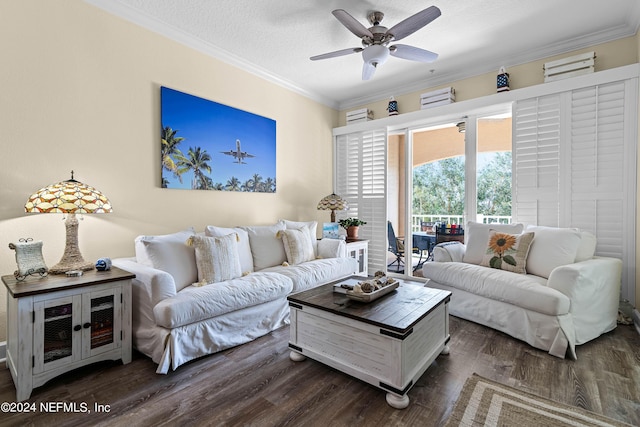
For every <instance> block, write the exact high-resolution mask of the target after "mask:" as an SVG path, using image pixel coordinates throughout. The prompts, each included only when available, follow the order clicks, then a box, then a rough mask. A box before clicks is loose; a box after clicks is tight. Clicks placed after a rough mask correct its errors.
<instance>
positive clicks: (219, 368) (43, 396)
mask: <svg viewBox="0 0 640 427" xmlns="http://www.w3.org/2000/svg"><path fill="white" fill-rule="evenodd" d="M450 330H451V354H450V355H449V356H442V355H441V356H439V357H438V358H437V359H436V361H435V362H434V363H433V364H432V365H431V366H430V367H429V369H428V370H427V372H426V373H425V374H424V375H423V376H422V378H421V379H420V380H419V381H418V382H417V384H416V385H415V386H414V387H413V388H412V389H411V391H410V392H409V397H410V399H411V403H410V405H409V407H408V408H407V409H404V410H397V409H393V408H391V407H390V406H389V405H387V404H386V401H385V393H384V392H383V391H381V390H379V389H377V388H374V387H372V386H370V385H368V384H365V383H363V382H360V381H358V380H356V379H353V378H350V377H349V376H347V375H345V374H342V373H340V372H338V371H335V370H333V369H331V368H328V367H326V366H324V365H322V364H320V363H318V362H315V361H313V360H309V359H307V360H305V361H303V362H297V363H296V362H293V361H291V360H290V359H289V350H288V349H287V342H288V334H289V328H288V327H285V328H282V329H279V330H277V331H275V332H273V333H271V334H269V335H267V336H265V337H262V338H260V339H257V340H256V341H254V342H252V343H249V344H245V345H242V346H239V347H236V348H233V349H230V350H227V351H223V352H220V353H218V354H214V355H212V356H208V357H204V358H201V359H198V360H196V361H193V362H191V363H188V364H186V365H183V366H181V367H180V368H178V370H177V371H175V372H170V373H169V374H168V375H157V374H156V373H155V369H156V365H155V364H153V363H152V362H151V360H150V359H148V358H146V357H144V356H142V355H140V354H139V353H134V358H133V361H132V362H131V363H130V364H128V365H121V364H120V363H119V362H104V363H99V364H95V365H92V366H89V367H84V368H80V369H78V370H76V371H74V372H71V373H68V374H65V375H63V376H62V377H58V378H56V379H53V380H51V381H50V382H49V383H47V384H45V385H44V386H42V387H40V388H37V389H35V390H34V391H33V393H32V395H31V398H30V399H29V400H28V402H30V403H35V404H36V411H35V412H33V413H21V414H15V413H6V412H3V413H0V425H2V426H8V425H16V426H18V425H19V426H27V425H33V426H44V425H46V426H56V427H61V426H85V425H128V426H131V427H133V426H161V425H181V426H184V425H194V426H201V425H212V426H323V427H329V426H439V425H441V424H443V423H444V421H445V420H446V419H447V417H448V415H449V414H450V412H451V410H452V408H453V405H454V403H455V401H456V399H457V397H458V394H459V393H460V390H461V389H462V386H463V385H464V382H465V380H466V379H467V378H468V377H469V376H470V375H471V374H472V373H473V372H476V373H478V374H479V375H482V376H484V377H486V378H490V379H493V380H496V381H498V382H501V383H503V384H507V385H510V386H514V387H516V388H519V389H523V390H526V391H529V392H531V393H535V394H538V395H541V396H544V397H547V398H550V399H553V400H556V401H559V402H564V403H568V404H571V405H574V406H580V407H582V408H586V409H588V410H591V411H593V412H597V413H600V414H604V415H606V416H608V417H611V418H615V419H618V420H622V421H625V422H627V423H630V424H632V425H640V335H638V333H637V332H636V330H635V329H634V328H633V327H632V326H622V325H620V326H618V328H616V330H614V331H613V332H610V333H608V334H606V335H604V336H602V337H600V338H598V339H597V340H595V341H592V342H590V343H587V344H585V345H582V346H580V347H578V350H577V353H578V360H576V361H573V360H561V359H558V358H556V357H552V356H549V355H548V354H547V353H546V352H543V351H539V350H536V349H534V348H531V347H530V346H528V345H527V344H524V343H522V342H519V341H516V340H514V339H512V338H510V337H508V336H506V335H504V334H502V333H500V332H496V331H494V330H491V329H489V328H485V327H483V326H480V325H477V324H474V323H471V322H467V321H464V320H461V319H457V318H454V317H452V318H451V328H450ZM13 401H15V389H14V386H13V382H12V379H11V375H10V373H9V371H8V370H7V369H6V368H2V369H0V402H13ZM49 402H71V403H74V404H75V405H76V407H77V408H78V409H79V410H82V409H83V406H82V405H86V406H87V409H89V410H90V411H91V412H90V413H82V412H81V413H70V412H65V411H61V412H58V413H44V412H43V411H42V410H41V408H40V404H41V403H49ZM94 404H101V405H109V411H108V412H95V411H94Z"/></svg>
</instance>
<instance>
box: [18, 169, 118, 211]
mask: <svg viewBox="0 0 640 427" xmlns="http://www.w3.org/2000/svg"><path fill="white" fill-rule="evenodd" d="M24 210H25V212H37V213H67V214H69V213H79V214H92V213H107V212H111V203H110V202H109V199H107V197H106V196H105V195H104V194H102V193H101V192H100V191H98V190H96V189H95V188H93V187H91V186H89V185H87V184H83V183H82V182H80V181H76V180H75V179H73V172H71V179H70V180H67V181H61V182H58V183H56V184H51V185H49V186H47V187H44V188H41V189H40V190H38V191H36V192H35V193H33V194H32V195H31V196H30V197H29V200H27V203H26V204H25V205H24Z"/></svg>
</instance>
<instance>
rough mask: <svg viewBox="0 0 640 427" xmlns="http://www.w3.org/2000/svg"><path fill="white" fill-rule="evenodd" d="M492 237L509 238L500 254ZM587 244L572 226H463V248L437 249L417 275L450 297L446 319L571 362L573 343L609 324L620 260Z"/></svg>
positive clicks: (589, 236) (615, 306)
mask: <svg viewBox="0 0 640 427" xmlns="http://www.w3.org/2000/svg"><path fill="white" fill-rule="evenodd" d="M500 233H502V234H503V235H511V236H513V237H507V238H506V239H507V240H508V241H509V244H507V246H509V245H513V247H512V248H511V249H510V250H509V251H506V252H502V253H500V251H502V250H503V248H504V247H505V246H502V247H500V246H499V243H502V244H505V242H507V240H505V238H503V239H502V241H498V240H497V239H499V237H500V236H499V234H500ZM529 233H533V236H531V235H530V234H529ZM531 237H533V239H532V240H531V242H530V245H529V248H528V250H526V249H527V248H525V246H526V241H527V240H528V239H530V238H531ZM491 238H493V239H494V240H493V242H492V241H491ZM514 239H516V240H514ZM523 242H524V243H523ZM514 243H517V244H515V245H514ZM595 247H596V239H595V236H593V235H592V234H590V233H586V232H580V231H578V230H576V229H568V228H549V227H537V226H530V227H527V228H526V229H525V228H524V226H523V225H522V224H509V225H499V224H489V225H487V224H479V223H474V222H470V223H469V224H468V225H467V229H466V241H465V244H461V243H458V242H450V243H445V244H441V245H438V246H437V247H436V248H435V249H434V262H428V263H425V264H424V266H423V268H422V272H423V275H424V277H425V278H427V279H428V281H427V283H426V285H425V286H428V287H433V288H439V289H445V290H448V291H451V292H452V296H451V302H450V304H449V312H450V313H451V314H452V315H454V316H457V317H461V318H464V319H467V320H471V321H473V322H476V323H480V324H483V325H486V326H489V327H491V328H493V329H497V330H499V331H502V332H504V333H507V334H509V335H511V336H513V337H515V338H518V339H520V340H523V341H525V342H527V343H529V344H530V345H532V346H533V347H536V348H539V349H542V350H546V351H548V352H549V354H551V355H554V356H557V357H561V358H564V357H565V355H566V354H567V352H568V354H569V356H570V357H571V358H574V359H575V358H576V352H575V346H576V345H580V344H584V343H585V342H587V341H590V340H592V339H594V338H596V337H598V336H600V335H601V334H603V333H605V332H608V331H610V330H612V329H614V328H615V327H616V319H617V313H618V301H619V294H620V281H621V272H622V262H621V261H620V260H619V259H615V258H606V257H595V256H594V253H595ZM516 248H517V249H518V251H519V254H517V253H516V252H518V251H516V250H515V249H516ZM496 249H497V251H495V250H496ZM507 252H509V253H510V254H511V255H513V256H512V258H507V255H506V254H507ZM518 257H519V261H520V262H519V263H516V262H514V261H515V260H516V258H518ZM492 259H493V268H492V267H490V266H491V265H492ZM497 259H500V262H498V261H497ZM507 259H508V260H509V262H505V260H507ZM513 264H519V265H513ZM496 267H498V268H496ZM499 267H502V268H499ZM504 268H507V269H510V270H518V269H523V270H520V271H521V272H520V273H518V272H513V271H505V270H504Z"/></svg>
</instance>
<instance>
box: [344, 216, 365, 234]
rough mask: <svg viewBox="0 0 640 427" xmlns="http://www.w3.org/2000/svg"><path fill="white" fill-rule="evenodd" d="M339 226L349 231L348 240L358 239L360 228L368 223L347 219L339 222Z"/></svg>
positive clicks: (356, 219)
mask: <svg viewBox="0 0 640 427" xmlns="http://www.w3.org/2000/svg"><path fill="white" fill-rule="evenodd" d="M338 224H340V227H342V228H344V229H345V230H347V238H349V239H357V238H358V227H360V226H361V225H364V224H366V222H365V221H363V220H361V219H358V218H345V219H341V220H340V221H338Z"/></svg>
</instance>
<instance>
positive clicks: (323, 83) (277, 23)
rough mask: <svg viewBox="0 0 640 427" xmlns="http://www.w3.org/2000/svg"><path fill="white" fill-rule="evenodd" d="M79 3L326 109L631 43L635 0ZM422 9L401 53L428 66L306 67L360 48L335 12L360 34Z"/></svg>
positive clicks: (357, 61)
mask: <svg viewBox="0 0 640 427" xmlns="http://www.w3.org/2000/svg"><path fill="white" fill-rule="evenodd" d="M86 1H87V2H88V3H91V4H94V5H96V6H98V7H101V8H103V9H105V10H107V11H109V12H111V13H114V14H116V15H118V16H121V17H123V18H125V19H128V20H130V21H133V22H135V23H137V24H139V25H142V26H144V27H146V28H149V29H151V30H153V31H156V32H159V33H161V34H164V35H165V36H167V37H170V38H172V39H175V40H178V41H180V42H182V43H185V44H188V45H191V46H193V47H195V48H196V49H199V50H202V51H205V52H206V53H208V54H211V55H213V56H216V57H218V58H220V59H222V60H224V61H226V62H230V63H232V64H234V65H237V66H240V67H242V68H244V69H247V70H248V71H251V72H253V73H256V74H258V75H261V76H263V77H265V78H267V79H269V80H273V81H276V82H278V83H279V84H282V85H284V86H286V87H289V88H291V89H293V90H295V91H297V92H299V93H302V94H304V95H306V96H309V97H311V98H313V99H315V100H318V101H320V102H323V103H325V104H327V105H330V106H332V107H334V108H347V107H351V106H355V105H360V104H362V103H366V102H370V101H372V100H379V99H381V98H383V97H387V96H390V95H393V94H396V95H397V94H401V93H406V92H410V91H415V90H420V89H423V88H428V87H432V86H435V85H438V84H444V83H448V82H451V81H455V80H458V79H462V78H466V77H470V76H473V75H478V74H482V73H486V72H490V71H496V72H497V70H498V69H499V68H500V66H503V65H504V66H506V67H507V69H508V68H509V66H513V65H517V64H522V63H525V62H529V61H532V60H537V59H541V58H545V57H548V56H550V55H555V54H561V53H564V52H568V51H571V50H575V49H580V48H584V47H586V46H590V45H593V44H596V43H601V42H606V41H610V40H615V39H618V38H621V37H627V36H631V35H633V34H635V33H636V31H637V29H638V25H639V24H640V1H638V0H606V1H605V0H482V1H480V0H455V1H453V0H433V1H427V2H425V1H417V0H405V1H402V2H391V1H386V2H385V1H380V0H364V1H363V0H313V1H300V0H271V1H264V0H263V1H255V0H254V1H250V0H215V1H213V0H180V1H178V0H86ZM431 5H435V6H437V7H439V8H440V10H441V11H442V16H440V17H439V18H438V19H436V20H435V21H433V22H432V23H431V24H429V25H427V26H426V27H424V28H422V29H421V30H419V31H417V32H416V33H414V34H412V35H410V36H408V37H407V38H405V39H403V40H402V42H401V43H403V44H408V45H413V46H416V47H420V48H422V49H427V50H430V51H433V52H436V53H438V54H439V55H440V56H439V58H438V59H437V60H436V61H435V62H433V63H429V64H425V63H419V62H413V61H407V60H403V59H399V58H395V57H390V58H389V60H388V61H387V62H386V63H385V64H384V65H382V66H381V67H380V68H378V69H377V70H376V73H375V76H374V77H373V79H371V80H369V81H362V80H361V69H362V57H361V55H360V54H352V55H349V56H342V57H338V58H332V59H327V60H323V61H310V60H309V57H310V56H313V55H318V54H322V53H326V52H330V51H334V50H339V49H346V48H351V47H360V46H361V44H360V40H359V39H358V38H357V37H356V36H355V35H353V34H352V33H351V32H349V31H348V30H347V29H346V28H345V27H343V26H342V24H340V22H338V20H336V18H334V16H333V15H332V14H331V11H332V10H334V9H338V8H340V9H344V10H346V11H347V12H349V13H350V14H351V15H352V16H353V17H355V18H356V19H358V20H359V21H360V22H361V23H362V24H364V25H365V26H366V27H369V24H368V22H367V19H366V16H367V13H368V12H369V11H373V10H378V11H381V12H383V13H384V14H385V17H384V20H383V21H382V23H381V25H384V26H386V27H388V28H391V27H392V26H393V25H395V24H396V23H398V22H400V21H402V20H403V19H405V18H407V17H409V16H411V15H413V14H414V13H416V12H419V11H420V10H422V9H425V8H427V7H428V6H431ZM596 54H597V52H596Z"/></svg>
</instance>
